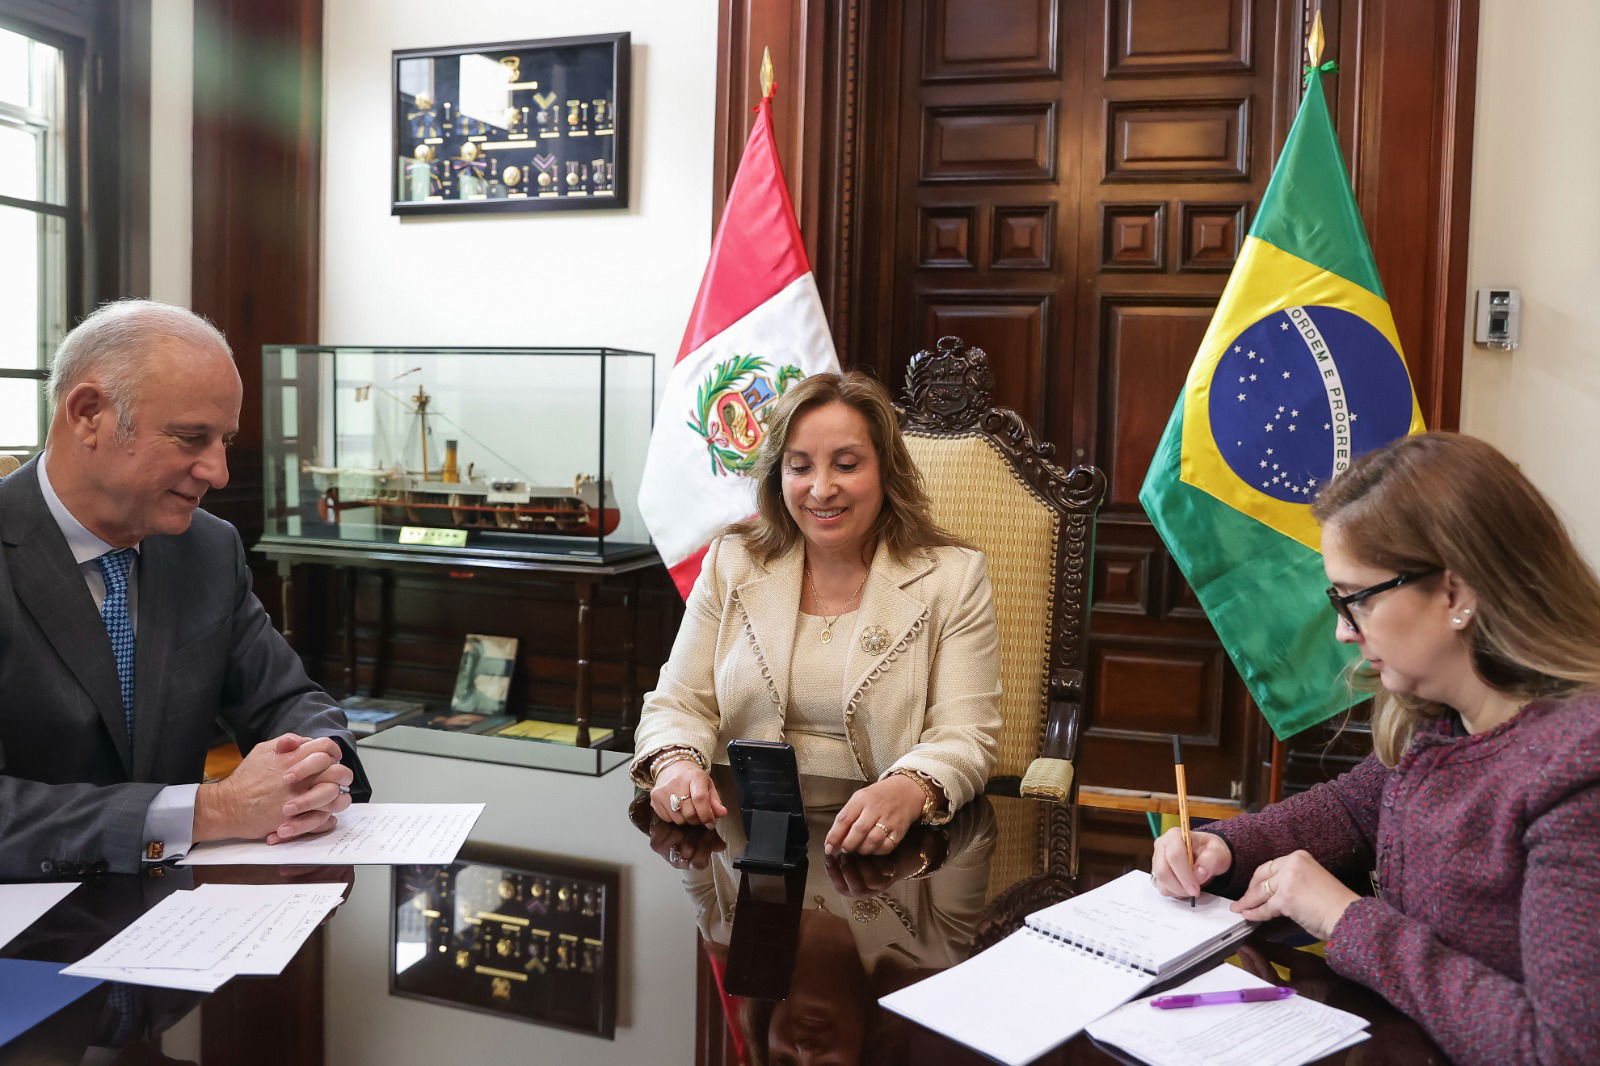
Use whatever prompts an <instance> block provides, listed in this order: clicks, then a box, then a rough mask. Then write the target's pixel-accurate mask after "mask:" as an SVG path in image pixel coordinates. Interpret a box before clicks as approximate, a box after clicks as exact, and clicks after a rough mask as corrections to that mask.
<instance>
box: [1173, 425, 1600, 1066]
mask: <svg viewBox="0 0 1600 1066" xmlns="http://www.w3.org/2000/svg"><path fill="white" fill-rule="evenodd" d="M1312 513H1313V514H1314V515H1315V516H1316V518H1317V520H1318V521H1319V522H1321V523H1322V553H1323V563H1324V566H1325V568H1326V570H1327V573H1328V579H1329V580H1330V581H1331V582H1332V583H1333V584H1332V587H1330V588H1329V589H1328V598H1329V600H1330V602H1331V603H1332V605H1333V607H1334V610H1335V612H1336V614H1335V617H1334V618H1333V619H1332V621H1333V623H1334V625H1335V626H1336V633H1337V636H1338V639H1339V640H1341V641H1343V642H1345V643H1349V644H1354V645H1355V646H1356V647H1357V648H1359V649H1360V652H1361V656H1362V659H1363V660H1364V662H1363V664H1362V665H1360V666H1359V667H1358V668H1357V669H1356V670H1355V671H1354V680H1355V683H1356V684H1357V685H1359V686H1362V687H1365V688H1367V689H1369V690H1371V691H1374V692H1376V697H1375V699H1374V704H1373V717H1372V732H1373V742H1374V745H1373V746H1374V748H1375V749H1376V750H1375V752H1374V754H1373V755H1372V756H1371V757H1369V758H1368V759H1367V760H1366V761H1365V762H1363V763H1362V764H1361V765H1360V766H1358V767H1357V768H1356V769H1354V770H1352V771H1350V772H1349V773H1347V774H1344V775H1342V776H1341V777H1339V778H1338V779H1337V780H1334V781H1331V782H1328V783H1326V784H1322V785H1318V786H1317V787H1315V788H1313V789H1310V790H1309V791H1307V792H1303V793H1301V794H1299V795H1296V796H1292V797H1290V798H1289V799H1287V800H1284V801H1283V802H1281V803H1277V804H1273V805H1272V806H1270V807H1268V808H1266V809H1265V810H1263V811H1261V812H1259V813H1256V814H1246V815H1242V816H1240V817H1238V818H1235V819H1233V820H1231V821H1226V822H1217V823H1213V824H1212V826H1210V827H1209V829H1210V831H1208V832H1198V833H1193V834H1191V835H1192V837H1193V848H1194V864H1193V866H1192V867H1191V866H1190V864H1189V861H1188V859H1187V857H1186V854H1185V851H1184V847H1183V843H1182V841H1181V839H1179V836H1178V831H1177V830H1172V831H1171V832H1169V833H1167V834H1166V835H1164V836H1163V837H1162V838H1161V839H1160V840H1158V841H1157V842H1156V846H1155V854H1154V858H1153V863H1152V870H1153V872H1154V876H1155V881H1156V885H1157V886H1158V887H1159V888H1160V889H1161V890H1162V891H1163V892H1164V893H1166V894H1167V895H1171V896H1190V895H1193V894H1195V893H1196V892H1198V891H1200V890H1201V888H1202V887H1203V888H1205V889H1207V890H1211V891H1216V892H1219V893H1222V894H1224V895H1229V896H1235V897H1237V899H1238V902H1236V903H1235V904H1234V905H1233V909H1234V910H1235V911H1237V912H1239V913H1241V914H1243V915H1244V916H1245V917H1246V918H1250V919H1258V920H1264V919H1267V918H1273V917H1278V916H1280V915H1281V916H1286V917H1288V918H1290V919H1291V920H1293V921H1295V922H1297V923H1299V924H1300V925H1301V926H1302V927H1304V928H1305V929H1306V930H1307V931H1309V932H1311V933H1312V934H1314V935H1316V936H1317V937H1319V938H1322V939H1324V940H1326V941H1327V958H1328V962H1329V963H1330V964H1331V965H1332V967H1333V968H1334V969H1335V970H1336V971H1338V972H1339V973H1341V974H1343V975H1345V976H1347V977H1350V978H1352V979H1354V980H1358V981H1361V982H1362V983H1364V984H1366V985H1368V986H1370V987H1372V988H1373V989H1375V990H1377V991H1378V992H1380V993H1382V994H1383V995H1384V996H1385V997H1387V998H1388V999H1389V1000H1390V1001H1391V1002H1392V1003H1394V1004H1395V1005H1396V1006H1398V1007H1399V1008H1401V1009H1402V1010H1404V1011H1405V1012H1406V1013H1408V1014H1409V1015H1411V1016H1412V1017H1413V1018H1415V1019H1416V1020H1417V1021H1418V1022H1419V1023H1421V1024H1422V1025H1423V1026H1424V1027H1425V1028H1426V1029H1427V1030H1428V1032H1429V1034H1430V1035H1431V1036H1432V1037H1433V1039H1434V1040H1435V1041H1437V1042H1438V1044H1439V1046H1440V1047H1441V1048H1442V1049H1443V1050H1444V1052H1445V1053H1446V1054H1447V1055H1449V1056H1450V1058H1451V1059H1452V1060H1454V1061H1455V1062H1457V1063H1494V1064H1496V1066H1502V1064H1507V1063H1522V1062H1527V1063H1534V1062H1537V1063H1578V1062H1583V1063H1593V1062H1600V1010H1596V1009H1595V1006H1594V1004H1596V1003H1600V922H1597V920H1596V905H1597V903H1600V581H1597V580H1596V577H1595V574H1594V572H1593V571H1592V570H1591V569H1590V568H1589V566H1588V564H1587V563H1586V562H1585V561H1584V559H1583V557H1582V556H1581V555H1580V554H1579V552H1578V550H1577V548H1576V547H1575V546H1574V544H1573V542H1572V540H1571V538H1570V537H1568V535H1567V532H1566V530H1565V529H1564V528H1563V527H1562V525H1561V522H1560V520H1559V519H1558V518H1557V517H1556V515H1555V512H1554V511H1553V510H1552V508H1551V507H1550V504H1549V503H1548V502H1547V501H1546V500H1545V499H1544V497H1543V496H1541V495H1540V494H1539V492H1538V490H1537V489H1535V488H1534V487H1533V485H1532V484H1530V483H1529V482H1528V480H1527V478H1526V477H1524V476H1523V475H1522V473H1521V471H1519V470H1518V469H1517V467H1516V466H1515V465H1514V464H1512V463H1511V462H1510V461H1509V460H1508V459H1506V458H1505V456H1503V455H1501V454H1500V453H1499V452H1497V451H1495V450H1494V449H1493V448H1492V447H1490V446H1489V445H1487V444H1485V443H1483V442H1482V441H1479V440H1476V439H1474V438H1472V437H1464V436H1458V435H1456V434H1451V433H1425V434H1420V435H1417V436H1412V437H1406V438H1404V439H1402V440H1400V441H1397V442H1395V443H1394V444H1391V445H1389V446H1388V447H1386V448H1383V449H1380V450H1379V451H1376V452H1373V453H1371V454H1369V455H1367V456H1365V457H1364V458H1362V459H1360V460H1359V461H1357V462H1356V463H1354V464H1353V465H1352V466H1351V467H1350V469H1349V470H1348V471H1347V472H1345V473H1344V474H1342V475H1340V476H1339V477H1338V478H1336V479H1334V480H1333V481H1332V482H1330V483H1329V484H1328V485H1327V486H1326V487H1325V488H1324V489H1323V490H1322V493H1321V494H1320V495H1319V496H1318V497H1317V500H1316V502H1315V504H1314V505H1313V507H1312ZM1365 871H1374V872H1375V874H1376V877H1375V881H1374V884H1375V886H1376V887H1377V889H1378V894H1377V895H1376V896H1372V897H1367V896H1358V895H1357V894H1356V893H1355V892H1353V891H1351V890H1350V889H1349V888H1348V887H1346V885H1345V884H1344V883H1343V882H1342V881H1341V880H1340V879H1339V877H1338V876H1336V875H1342V876H1344V877H1345V878H1346V879H1350V880H1354V879H1355V877H1358V876H1364V872H1365Z"/></svg>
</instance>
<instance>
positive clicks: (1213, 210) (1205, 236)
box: [1178, 203, 1250, 273]
mask: <svg viewBox="0 0 1600 1066" xmlns="http://www.w3.org/2000/svg"><path fill="white" fill-rule="evenodd" d="M1249 210H1250V205H1249V204H1216V203H1209V204H1208V203H1184V204H1180V205H1178V214H1179V217H1180V219H1181V220H1182V221H1180V222H1179V224H1178V225H1179V229H1180V231H1181V232H1182V233H1183V255H1182V257H1181V259H1180V260H1179V262H1178V269H1179V270H1202V271H1207V270H1214V271H1221V272H1223V273H1227V272H1228V271H1230V270H1232V269H1233V264H1234V262H1235V261H1236V260H1237V259H1238V258H1239V248H1240V246H1241V245H1242V244H1243V243H1244V235H1245V231H1246V227H1245V217H1246V215H1247V213H1248V212H1249Z"/></svg>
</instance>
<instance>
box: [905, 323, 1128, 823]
mask: <svg viewBox="0 0 1600 1066" xmlns="http://www.w3.org/2000/svg"><path fill="white" fill-rule="evenodd" d="M993 388H994V374H993V373H992V372H991V371H990V369H989V358H988V356H987V355H986V354H984V352H983V350H982V349H980V348H972V347H968V346H967V345H965V344H964V343H962V341H961V339H960V338H959V337H944V338H941V339H940V341H939V343H938V344H937V345H936V346H935V347H933V348H931V349H927V350H924V351H920V352H918V353H917V354H916V355H915V356H913V357H912V360H911V364H910V366H909V367H907V369H906V393H905V398H904V399H903V401H902V402H901V404H899V405H898V406H899V409H900V420H901V428H902V430H903V431H904V434H905V439H906V445H907V447H908V448H909V450H910V452H911V456H912V458H913V459H914V460H915V461H916V463H917V466H918V468H919V469H920V470H921V472H922V477H923V481H924V483H925V487H926V489H927V492H928V495H929V497H930V499H931V500H932V503H933V517H934V520H935V521H937V522H938V523H939V524H940V525H941V526H943V527H944V528H945V529H948V530H949V531H950V532H952V533H954V534H956V535H957V536H959V537H961V538H962V539H964V540H966V541H967V542H968V543H970V544H972V545H973V546H975V547H977V548H979V549H981V550H982V551H983V552H984V554H985V555H987V556H988V561H989V579H990V581H991V582H992V583H993V584H994V601H995V612H996V614H997V615H998V616H999V623H1000V681H1001V685H1002V687H1003V690H1004V691H1003V693H1002V695H1001V697H1000V710H1001V716H1002V718H1003V725H1002V727H1001V733H1000V753H999V758H998V760H997V762H996V764H995V768H994V771H993V774H992V776H991V777H990V779H989V783H988V787H987V791H988V792H991V793H998V794H1001V795H1012V796H1015V795H1019V794H1020V795H1023V796H1034V797H1038V798H1040V799H1045V800H1051V801H1054V802H1056V803H1060V804H1071V803H1073V802H1074V801H1075V800H1076V798H1077V780H1076V777H1075V775H1074V772H1073V759H1074V758H1075V757H1076V755H1077V749H1078V730H1079V728H1080V725H1081V722H1082V717H1083V706H1084V700H1085V693H1084V666H1085V659H1086V655H1087V648H1086V640H1085V637H1086V630H1087V628H1088V622H1089V567H1090V564H1091V559H1092V557H1093V552H1094V518H1095V513H1096V512H1097V511H1098V510H1099V509H1100V503H1101V500H1102V499H1103V498H1104V497H1105V490H1106V479H1105V475H1104V474H1103V473H1101V472H1100V471H1099V470H1098V469H1096V468H1095V467H1092V466H1078V467H1075V468H1073V470H1072V471H1071V472H1070V473H1069V472H1067V471H1065V470H1062V469H1061V468H1060V467H1058V466H1056V465H1055V464H1054V463H1053V462H1051V457H1052V456H1053V454H1054V453H1055V446H1054V445H1052V444H1047V443H1044V442H1041V441H1040V440H1039V439H1038V438H1037V437H1036V436H1035V435H1034V433H1033V430H1032V429H1031V428H1030V427H1029V426H1028V424H1027V423H1026V422H1024V421H1023V420H1022V418H1021V416H1019V415H1018V414H1017V413H1016V412H1015V411H1012V410H1010V409H1009V408H1004V407H994V406H992V405H991V404H992V400H991V395H990V394H991V392H992V390H993Z"/></svg>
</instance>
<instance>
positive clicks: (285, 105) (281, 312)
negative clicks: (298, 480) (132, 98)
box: [192, 0, 322, 545]
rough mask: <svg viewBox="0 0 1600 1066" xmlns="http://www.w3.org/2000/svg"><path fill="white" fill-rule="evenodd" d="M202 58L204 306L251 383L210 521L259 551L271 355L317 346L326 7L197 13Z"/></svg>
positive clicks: (198, 147)
mask: <svg viewBox="0 0 1600 1066" xmlns="http://www.w3.org/2000/svg"><path fill="white" fill-rule="evenodd" d="M194 46H195V48H194V60H195V76H194V249H193V263H194V285H193V298H192V306H193V308H194V310H195V311H197V312H198V313H200V314H202V315H204V316H206V317H207V318H209V319H210V320H211V321H212V322H213V323H215V324H216V326H217V328H218V329H220V330H222V332H223V334H224V335H225V336H226V337H227V338H228V343H229V344H230V345H231V346H232V347H233V354H234V359H235V361H236V362H237V363H238V365H239V375H240V377H241V378H243V380H244V407H243V410H242V412H241V413H240V417H239V436H238V438H237V440H236V441H235V444H234V448H233V450H232V452H231V453H230V455H229V457H228V469H229V473H230V475H231V480H230V481H229V484H228V485H227V487H226V488H223V489H219V490H217V491H214V492H212V493H210V494H208V495H207V497H206V509H207V510H209V511H212V512H213V513H215V514H217V515H219V516H220V517H222V518H225V519H227V520H228V521H230V522H232V523H233V524H234V525H235V526H237V527H238V528H239V533H240V535H241V536H242V537H243V538H244V542H245V544H246V545H250V544H253V543H255V541H256V539H257V538H258V537H259V536H260V534H261V529H262V520H263V517H262V516H263V504H262V495H261V493H262V488H261V486H262V473H261V463H262V455H261V434H262V423H261V346H262V345H263V344H315V343H316V342H317V340H318V337H317V329H318V292H319V279H320V264H321V225H322V219H321V210H320V205H321V200H322V197H321V182H322V177H321V176H322V0H290V2H285V3H281V4H259V3H253V2H251V0H196V2H195V41H194ZM268 85H270V86H273V87H274V90H273V92H272V93H271V94H270V95H269V97H268V101H269V103H270V106H265V105H264V103H263V96H262V87H263V86H268Z"/></svg>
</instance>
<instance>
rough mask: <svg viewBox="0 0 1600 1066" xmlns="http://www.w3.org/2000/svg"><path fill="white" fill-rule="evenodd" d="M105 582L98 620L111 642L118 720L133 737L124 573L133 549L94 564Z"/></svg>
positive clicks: (130, 640) (130, 563)
mask: <svg viewBox="0 0 1600 1066" xmlns="http://www.w3.org/2000/svg"><path fill="white" fill-rule="evenodd" d="M95 561H96V562H98V563H99V564H100V573H101V574H103V575H105V579H106V598H105V602H104V603H102V604H101V605H100V618H101V619H102V620H103V621H104V622H105V624H106V636H108V637H110V638H111V654H112V655H114V656H116V659H117V684H118V686H119V687H120V688H121V689H122V717H123V720H124V721H126V722H127V725H128V736H129V738H130V739H131V738H132V737H133V620H132V619H131V618H130V617H128V571H129V570H131V569H132V568H133V549H132V548H119V549H117V550H116V551H113V552H106V553H105V554H104V555H102V556H100V558H98V559H96V560H95Z"/></svg>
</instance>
